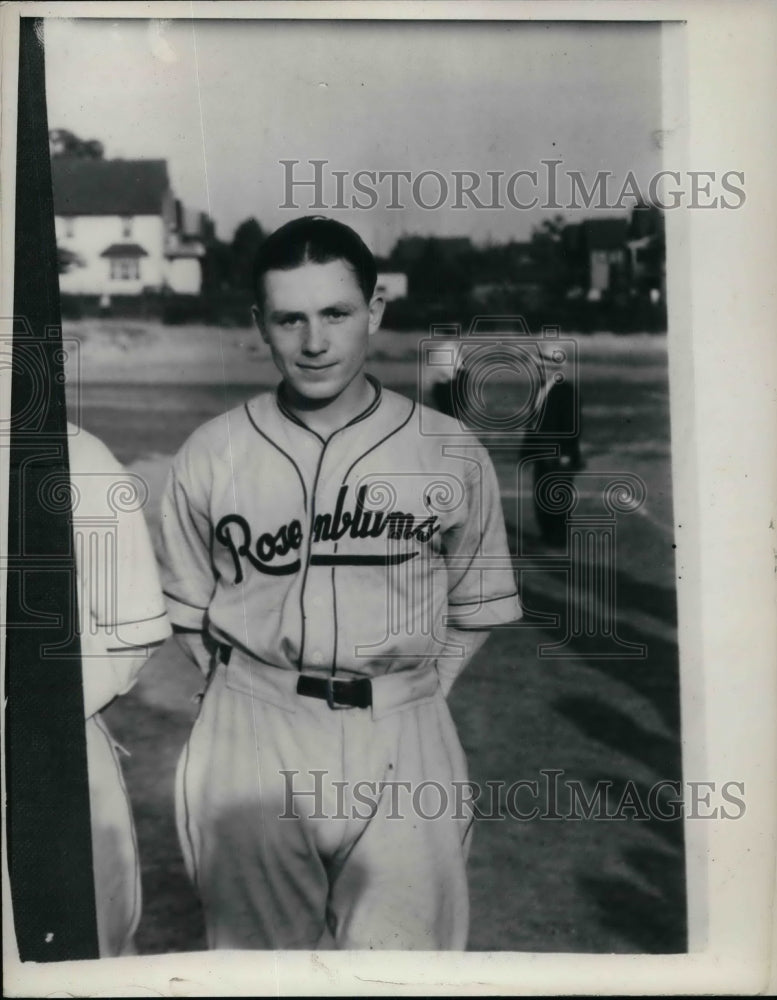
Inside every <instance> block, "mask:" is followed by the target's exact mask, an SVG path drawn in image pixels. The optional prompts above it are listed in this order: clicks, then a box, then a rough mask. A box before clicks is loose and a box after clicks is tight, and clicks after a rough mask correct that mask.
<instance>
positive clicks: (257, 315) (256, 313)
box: [251, 306, 267, 344]
mask: <svg viewBox="0 0 777 1000" xmlns="http://www.w3.org/2000/svg"><path fill="white" fill-rule="evenodd" d="M251 316H252V318H253V321H254V326H255V327H256V329H257V330H258V331H259V334H260V336H261V338H262V340H263V341H264V342H265V344H266V343H267V335H266V334H265V332H264V322H263V319H262V310H261V309H260V308H259V306H251Z"/></svg>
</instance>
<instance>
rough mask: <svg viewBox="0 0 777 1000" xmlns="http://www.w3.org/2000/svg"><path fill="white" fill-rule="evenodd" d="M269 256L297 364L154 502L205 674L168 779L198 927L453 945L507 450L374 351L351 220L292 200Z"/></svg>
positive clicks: (266, 305) (510, 589)
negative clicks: (397, 378) (460, 691)
mask: <svg viewBox="0 0 777 1000" xmlns="http://www.w3.org/2000/svg"><path fill="white" fill-rule="evenodd" d="M255 279H256V283H255V291H256V306H255V308H254V318H255V321H256V324H257V326H258V328H259V332H260V333H261V336H262V338H263V339H264V340H265V342H266V343H267V344H268V345H269V346H270V349H271V351H272V356H273V359H274V361H275V364H276V366H277V367H278V369H279V371H280V374H281V376H282V381H281V383H280V385H279V386H278V388H277V390H276V391H273V392H267V393H263V394H261V395H259V396H256V397H255V398H253V399H251V400H250V402H248V403H247V404H246V405H244V406H241V407H239V408H237V409H234V410H232V411H230V412H229V413H227V414H225V415H223V416H221V417H218V418H216V419H215V420H212V421H210V422H209V423H207V424H205V425H204V426H203V427H200V428H199V429H198V430H197V431H195V433H194V434H193V435H192V436H191V437H190V438H189V440H188V441H187V442H186V443H185V444H184V446H183V448H182V449H181V451H180V452H179V453H178V455H177V456H176V457H175V459H174V461H173V466H172V470H171V474H170V478H169V480H168V484H167V488H166V494H165V497H164V500H163V509H162V532H163V540H164V545H163V549H164V555H163V559H162V565H163V586H164V589H165V594H166V597H167V601H168V609H169V612H170V616H171V618H172V621H173V623H174V627H175V628H176V629H177V631H178V636H179V640H180V641H181V643H182V645H183V646H184V648H185V649H186V650H187V651H188V652H189V654H190V656H191V657H192V659H193V660H194V661H195V662H197V663H198V665H199V666H200V667H201V668H202V669H203V670H204V672H206V673H207V674H208V684H207V688H206V691H205V695H204V698H203V701H202V707H201V711H200V715H199V717H198V719H197V722H196V723H195V725H194V728H193V730H192V733H191V737H190V739H189V741H188V744H187V746H186V748H185V750H184V752H183V755H182V757H181V761H180V765H179V769H178V783H177V812H178V824H179V834H180V837H181V843H182V847H183V852H184V856H185V860H186V863H187V867H188V870H189V872H190V874H191V876H192V878H193V879H194V881H195V883H196V886H197V887H198V890H199V892H200V895H201V898H202V901H203V906H204V912H205V921H206V928H207V936H208V943H209V946H210V947H212V948H264V949H266V948H282V949H289V948H315V947H317V946H319V947H321V946H322V945H323V944H325V943H326V942H327V941H328V942H331V943H332V944H333V946H334V947H336V948H351V949H370V948H397V949H411V948H412V949H427V950H434V949H462V948H464V947H465V944H466V939H467V925H468V894H467V882H466V872H465V863H466V857H467V850H468V846H469V834H470V826H471V819H472V811H471V809H470V808H469V807H468V803H467V802H466V801H463V800H462V797H461V795H460V794H458V793H459V792H460V789H461V788H462V787H463V786H464V785H465V783H466V761H465V758H464V754H463V752H462V748H461V745H460V743H459V740H458V737H457V735H456V731H455V728H454V725H453V722H452V719H451V715H450V713H449V711H448V707H447V703H446V698H445V696H446V694H447V693H448V691H449V690H450V688H451V685H452V684H453V682H454V680H455V678H456V676H457V674H458V673H459V672H460V671H461V669H462V668H463V667H464V665H465V664H466V663H467V661H468V660H469V659H470V658H471V657H472V655H473V654H474V653H475V651H476V650H477V649H478V648H479V647H480V646H481V645H482V643H483V642H484V641H485V639H486V638H487V636H488V631H489V630H490V629H491V628H492V627H493V626H495V625H501V624H503V623H506V622H510V621H513V620H515V619H516V618H518V617H519V616H520V614H521V611H520V605H519V601H518V597H517V594H516V588H515V580H514V575H513V573H512V569H511V565H510V559H509V555H508V549H507V544H506V538H505V530H504V524H503V518H502V511H501V505H500V498H499V490H498V485H497V481H496V477H495V473H494V470H493V467H492V465H491V462H490V460H489V457H488V454H487V453H486V451H485V450H484V449H483V447H482V446H481V445H480V444H479V443H478V442H477V441H476V440H475V439H474V438H472V437H468V436H462V434H461V429H460V427H459V425H458V423H456V422H455V421H453V420H451V419H450V418H449V417H446V416H443V415H441V414H437V413H430V415H429V416H430V423H429V425H428V426H429V427H431V429H432V432H433V433H431V434H421V433H420V429H419V427H420V425H419V414H418V409H417V407H416V404H415V403H413V402H411V401H410V400H409V399H406V398H404V397H403V396H400V395H398V394H396V393H393V392H389V391H387V390H385V389H383V388H382V387H381V385H380V384H379V383H378V381H377V380H376V379H374V378H373V377H372V376H371V375H367V374H366V373H365V360H366V355H367V344H368V339H369V336H370V335H371V334H373V333H374V332H375V331H376V330H377V329H378V326H379V324H380V320H381V315H382V311H383V302H382V300H381V299H380V297H378V296H376V295H375V292H374V289H375V282H376V269H375V262H374V260H373V258H372V255H371V253H370V252H369V250H368V249H367V247H366V246H365V245H364V244H363V243H362V241H361V240H360V238H359V237H358V236H357V235H356V234H355V233H354V232H353V231H352V230H351V229H349V228H348V227H346V226H343V225H342V224H340V223H337V222H334V221H332V220H328V219H324V218H321V217H312V218H310V217H309V218H304V219H299V220H295V221H294V222H290V223H288V224H287V225H285V226H283V227H282V228H281V229H279V230H278V231H277V232H275V233H274V234H273V235H272V236H271V237H269V238H268V239H267V240H266V242H265V243H264V244H263V246H262V248H261V249H260V251H259V254H258V257H257V261H256V269H255ZM426 427H427V424H426V423H425V424H424V429H425V430H426ZM443 800H444V801H443ZM441 805H442V806H443V808H441Z"/></svg>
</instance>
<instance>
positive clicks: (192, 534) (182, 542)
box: [161, 442, 216, 631]
mask: <svg viewBox="0 0 777 1000" xmlns="http://www.w3.org/2000/svg"><path fill="white" fill-rule="evenodd" d="M206 466H207V456H206V455H201V456H200V457H199V459H198V456H197V453H196V452H195V451H194V449H193V448H192V446H191V442H188V443H187V444H186V445H184V447H183V449H182V450H181V451H180V452H179V453H178V455H177V456H176V458H175V459H174V461H173V465H172V468H171V470H170V475H169V476H168V480H167V485H166V487H165V492H164V496H163V498H162V512H161V513H162V519H161V539H162V554H161V568H162V588H163V591H164V596H165V600H166V602H167V609H168V612H169V614H170V619H171V621H172V622H173V624H175V625H178V626H180V627H181V628H186V629H194V630H197V631H202V630H203V629H204V628H205V616H206V613H207V610H208V607H209V605H210V601H211V598H212V596H213V591H214V589H215V586H216V579H215V575H214V572H213V566H212V562H211V530H212V529H211V523H210V519H209V518H208V515H207V495H208V490H207V483H206V482H205V481H204V480H205V479H206V478H207V468H206Z"/></svg>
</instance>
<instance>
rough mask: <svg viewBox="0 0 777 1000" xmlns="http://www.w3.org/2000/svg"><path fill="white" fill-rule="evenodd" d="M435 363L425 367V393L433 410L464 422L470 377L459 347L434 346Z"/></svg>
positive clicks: (453, 343) (452, 342)
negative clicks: (427, 394)
mask: <svg viewBox="0 0 777 1000" xmlns="http://www.w3.org/2000/svg"><path fill="white" fill-rule="evenodd" d="M435 354H436V356H437V358H438V360H436V361H435V363H434V364H430V365H427V366H426V370H425V376H426V382H427V384H426V389H427V391H428V393H429V396H430V399H431V403H432V405H433V406H434V408H435V409H436V410H439V411H440V413H444V414H446V416H449V417H454V418H455V419H456V420H458V421H459V422H460V423H463V424H465V423H466V422H467V414H468V410H469V391H470V374H469V370H468V368H467V366H466V364H465V362H464V356H463V352H462V349H461V345H460V344H459V343H458V341H455V340H443V341H440V344H439V347H438V346H437V345H435Z"/></svg>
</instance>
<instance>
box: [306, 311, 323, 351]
mask: <svg viewBox="0 0 777 1000" xmlns="http://www.w3.org/2000/svg"><path fill="white" fill-rule="evenodd" d="M327 346H328V342H327V337H326V330H325V329H324V325H323V323H322V322H321V321H320V320H318V319H312V320H311V321H310V322H309V323H308V324H307V327H306V330H305V338H304V340H303V342H302V350H303V351H304V353H305V354H323V352H324V351H325V350H326V349H327Z"/></svg>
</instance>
